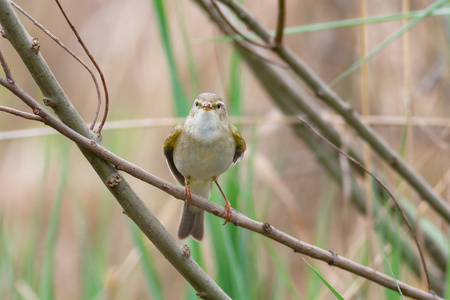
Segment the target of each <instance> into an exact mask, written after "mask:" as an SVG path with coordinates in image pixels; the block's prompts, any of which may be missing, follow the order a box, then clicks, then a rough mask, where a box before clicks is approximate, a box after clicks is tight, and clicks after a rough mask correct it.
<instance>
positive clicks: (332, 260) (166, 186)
mask: <svg viewBox="0 0 450 300" xmlns="http://www.w3.org/2000/svg"><path fill="white" fill-rule="evenodd" d="M0 84H1V85H3V86H5V87H7V88H8V89H9V90H10V91H11V92H13V93H14V94H15V95H17V96H18V97H20V98H21V99H22V100H23V101H24V102H25V103H26V104H27V105H29V106H30V107H34V108H33V111H34V112H35V113H36V114H37V115H39V116H41V117H42V118H44V119H45V120H46V121H47V122H48V124H49V126H51V127H53V128H54V129H56V130H57V131H58V132H60V133H62V134H63V135H64V136H66V137H68V138H69V139H71V140H73V141H74V142H76V143H77V144H78V145H80V146H81V147H82V148H83V149H85V150H87V151H89V152H92V153H94V154H95V155H97V156H98V157H101V158H102V159H104V160H105V161H107V162H109V163H111V164H113V165H114V166H116V168H117V169H118V170H122V171H125V172H126V173H128V174H130V175H132V176H134V177H136V178H138V179H140V180H142V181H144V182H147V183H149V184H151V185H153V186H154V187H156V188H158V189H160V190H163V191H165V192H166V193H168V194H170V195H172V196H173V197H175V198H177V199H179V200H181V201H184V199H185V191H184V189H183V188H181V187H179V186H175V185H173V184H171V183H169V182H167V181H165V180H162V179H161V178H159V177H157V176H155V175H153V174H150V173H148V172H147V171H145V170H144V169H142V168H141V167H139V166H137V165H134V164H132V163H130V162H128V161H126V160H124V159H123V158H121V157H119V156H117V155H115V154H114V153H112V152H110V151H109V150H107V149H105V148H103V147H102V146H101V145H99V144H97V143H96V142H95V141H93V140H91V139H88V138H86V137H84V136H82V135H80V134H78V133H77V132H75V131H74V130H72V129H70V128H69V127H67V126H66V125H64V124H63V123H62V122H60V121H59V120H58V119H57V118H56V117H54V116H53V115H52V114H50V113H49V112H47V110H45V108H43V107H42V106H40V105H39V103H37V101H35V100H34V99H32V98H31V97H30V96H29V95H27V94H26V93H25V91H23V90H22V89H20V88H19V87H18V86H16V85H14V84H10V85H8V84H7V82H6V80H4V79H2V78H0ZM121 180H123V179H122V178H121V177H113V178H110V179H109V180H108V182H107V184H108V185H109V186H110V188H112V187H115V185H117V184H118V183H120V181H121ZM192 205H194V206H196V207H199V208H201V209H203V210H205V211H207V212H209V213H211V214H213V215H215V216H218V217H221V218H225V216H226V211H225V209H224V207H222V206H220V205H218V204H215V203H213V202H211V201H208V200H207V199H205V198H203V197H201V196H198V195H195V194H193V195H192ZM130 217H131V216H130ZM230 222H231V223H233V224H234V225H236V226H239V227H242V228H246V229H248V230H251V231H254V232H256V233H259V234H262V235H264V236H266V237H268V238H270V239H272V240H274V241H277V242H279V243H281V244H283V245H285V246H287V247H289V248H291V249H292V250H294V251H295V252H299V253H302V254H304V255H307V256H310V257H312V258H315V259H319V260H322V261H324V262H326V263H328V264H331V265H333V266H336V267H339V268H341V269H344V270H347V271H349V272H351V273H354V274H356V275H359V276H362V277H364V278H366V279H369V280H371V281H373V282H375V283H378V284H380V285H382V286H384V287H387V288H389V289H392V290H394V291H397V289H398V288H397V285H398V287H399V288H400V289H401V291H402V293H403V295H405V296H409V297H413V298H415V299H441V298H439V297H437V296H435V295H433V294H431V293H427V292H424V291H422V290H419V289H417V288H415V287H412V286H410V285H408V284H406V283H403V282H400V281H396V280H395V279H393V278H391V277H389V276H387V275H385V274H383V273H381V272H378V271H376V270H374V269H371V268H369V267H366V266H363V265H360V264H358V263H356V262H353V261H351V260H349V259H346V258H344V257H341V256H337V255H336V254H334V253H333V252H330V251H326V250H324V249H321V248H319V247H316V246H313V245H310V244H308V243H305V242H302V241H300V240H298V239H296V238H294V237H292V236H290V235H288V234H286V233H284V232H282V231H280V230H278V229H276V228H275V227H273V226H271V225H270V224H269V223H260V222H257V221H254V220H252V219H250V218H248V217H247V216H245V215H243V214H241V213H239V212H237V211H235V210H233V215H232V217H231V220H230ZM144 229H145V228H144ZM144 229H142V228H141V230H144ZM145 230H146V231H148V230H149V229H148V228H146V229H145Z"/></svg>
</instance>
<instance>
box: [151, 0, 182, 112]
mask: <svg viewBox="0 0 450 300" xmlns="http://www.w3.org/2000/svg"><path fill="white" fill-rule="evenodd" d="M152 2H153V7H154V8H155V15H156V18H157V20H158V28H159V33H160V36H161V40H162V44H163V47H164V52H165V54H166V59H167V63H168V65H169V71H170V79H171V83H172V93H173V96H174V101H175V112H176V115H177V116H178V117H182V116H186V115H187V113H188V112H189V109H190V104H189V103H188V101H187V100H186V97H185V94H184V92H183V87H182V85H181V80H180V75H179V74H178V70H177V67H176V63H175V55H174V53H173V47H172V42H171V38H170V31H169V25H168V23H167V13H166V8H165V6H164V5H165V4H164V0H153V1H152Z"/></svg>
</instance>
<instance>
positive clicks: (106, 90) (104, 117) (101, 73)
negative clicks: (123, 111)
mask: <svg viewBox="0 0 450 300" xmlns="http://www.w3.org/2000/svg"><path fill="white" fill-rule="evenodd" d="M55 1H56V4H57V5H58V7H59V9H60V10H61V12H62V14H63V16H64V18H65V19H66V21H67V23H68V24H69V26H70V29H72V31H73V33H74V34H75V36H76V37H77V39H78V42H79V43H80V45H81V47H83V50H84V52H86V54H87V56H88V57H89V59H90V60H91V62H92V63H93V64H94V66H95V68H96V69H97V72H98V74H99V75H100V79H101V81H102V85H103V90H104V92H105V113H104V114H103V119H102V121H101V122H100V125H99V126H98V130H97V133H98V135H99V136H101V135H102V129H103V126H104V125H105V122H106V119H107V118H108V111H109V93H108V88H107V86H106V81H105V77H104V76H103V72H102V70H101V69H100V66H99V65H98V64H97V62H96V61H95V59H94V57H93V56H92V54H91V53H90V52H89V50H88V48H87V47H86V45H85V44H84V42H83V40H82V39H81V36H80V35H79V34H78V31H77V30H76V28H75V26H74V25H73V24H72V22H70V20H69V17H68V16H67V14H66V12H65V11H64V9H63V7H62V6H61V4H60V3H59V0H55ZM99 111H100V103H99V105H98V107H97V110H96V112H95V117H94V120H93V121H92V125H91V128H90V129H91V130H93V129H94V126H95V123H96V122H97V117H98V113H99Z"/></svg>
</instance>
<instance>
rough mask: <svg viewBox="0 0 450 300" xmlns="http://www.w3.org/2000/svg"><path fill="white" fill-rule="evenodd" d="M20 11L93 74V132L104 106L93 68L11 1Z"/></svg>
mask: <svg viewBox="0 0 450 300" xmlns="http://www.w3.org/2000/svg"><path fill="white" fill-rule="evenodd" d="M9 2H10V3H11V4H12V5H13V6H14V7H15V8H16V9H17V10H18V11H20V12H21V13H22V14H23V15H24V16H25V17H27V18H28V19H29V20H30V21H31V22H32V23H33V24H34V25H36V27H38V28H39V29H40V30H42V31H43V32H44V33H45V34H46V35H48V36H49V37H50V38H51V39H52V40H53V41H54V42H55V43H56V44H58V45H59V46H60V47H61V48H63V49H64V50H65V51H66V52H67V53H69V54H70V55H71V56H72V57H73V58H75V60H76V61H78V62H79V63H80V64H81V65H82V66H83V67H84V68H85V69H86V70H87V71H88V72H89V74H91V77H92V80H93V81H94V85H95V90H96V92H97V109H96V111H95V116H94V121H92V125H91V127H90V129H91V130H93V129H94V125H95V123H96V122H97V118H98V113H99V111H100V106H101V104H102V96H101V94H100V88H99V86H98V82H97V78H96V77H95V75H94V72H92V70H91V68H89V66H88V65H87V64H86V63H85V62H84V61H83V60H82V59H81V58H80V57H78V56H77V55H76V54H75V53H74V52H73V51H72V50H70V49H69V48H68V47H67V46H66V45H64V44H63V42H61V40H60V39H59V38H57V37H56V36H55V35H53V34H52V33H51V32H50V31H48V30H47V29H46V28H45V27H44V26H43V25H42V24H40V23H39V22H38V21H37V20H36V19H34V18H33V17H32V16H31V15H30V14H28V13H27V12H26V11H25V10H24V9H23V8H21V7H20V6H19V5H17V4H16V3H14V2H13V1H11V0H10V1H9Z"/></svg>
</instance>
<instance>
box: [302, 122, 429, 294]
mask: <svg viewBox="0 0 450 300" xmlns="http://www.w3.org/2000/svg"><path fill="white" fill-rule="evenodd" d="M298 119H299V120H300V121H301V122H302V123H303V125H305V126H306V127H308V129H309V130H311V131H312V132H313V133H314V134H315V135H317V136H318V137H320V138H321V139H322V140H323V141H325V142H326V143H327V144H328V145H330V146H331V147H332V148H334V149H335V150H336V151H338V152H339V153H340V154H342V155H344V156H345V157H347V158H348V159H349V160H351V161H352V162H353V163H354V164H356V165H357V166H358V167H360V168H361V169H362V170H363V171H364V172H366V173H367V174H369V175H370V176H372V178H373V179H375V180H376V182H377V183H378V184H379V185H380V186H381V187H382V188H383V189H384V190H385V191H386V192H387V193H388V194H389V196H390V197H391V199H392V201H394V204H395V206H396V207H397V210H398V211H399V212H400V214H401V216H402V218H403V221H405V224H406V226H408V229H409V231H410V232H411V235H412V236H413V238H414V242H415V243H416V247H417V250H418V251H419V255H420V260H421V262H422V266H423V270H424V273H425V277H426V279H427V284H428V290H429V291H431V286H430V277H429V276H428V269H427V264H426V262H425V258H424V255H423V252H422V247H421V246H420V244H419V240H418V239H417V235H416V233H415V231H414V230H413V228H412V226H411V223H409V221H408V218H407V217H406V215H405V213H404V212H403V209H402V208H401V207H400V205H399V203H398V201H397V199H396V198H395V197H394V195H393V194H392V192H391V191H390V190H389V188H388V187H387V186H386V185H385V184H384V182H382V181H381V180H380V179H379V178H378V177H377V176H375V174H373V173H372V172H370V171H369V170H367V169H366V168H365V167H364V166H363V165H362V164H361V163H360V162H359V161H357V160H356V159H354V158H353V157H351V156H350V155H348V154H347V153H345V152H344V151H342V150H341V149H339V148H338V147H336V146H335V145H334V144H333V143H332V142H330V141H329V140H328V139H327V138H325V137H324V136H323V135H322V134H320V132H318V131H317V130H316V129H315V128H314V127H312V126H311V125H310V124H309V123H308V122H307V121H306V120H305V119H303V118H301V117H298Z"/></svg>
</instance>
